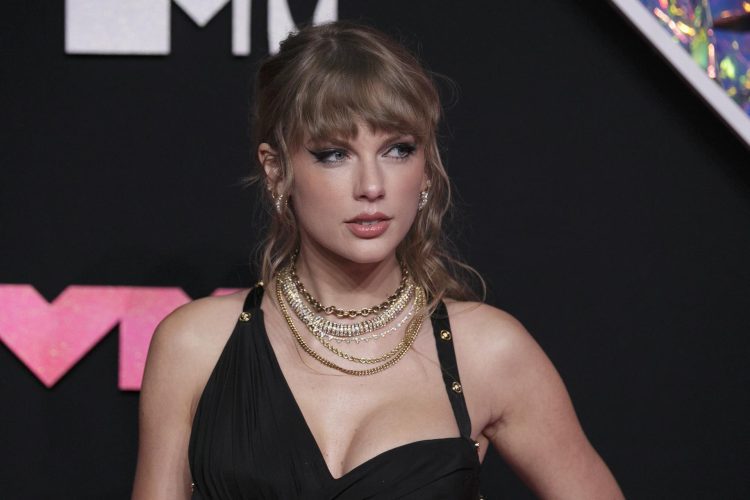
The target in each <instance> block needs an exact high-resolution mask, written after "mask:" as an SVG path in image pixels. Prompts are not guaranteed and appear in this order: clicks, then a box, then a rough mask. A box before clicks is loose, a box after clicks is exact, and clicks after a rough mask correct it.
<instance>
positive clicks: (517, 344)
mask: <svg viewBox="0 0 750 500" xmlns="http://www.w3.org/2000/svg"><path fill="white" fill-rule="evenodd" d="M446 306H447V308H448V315H449V317H450V322H451V326H452V328H453V331H454V333H455V335H456V344H457V349H460V351H461V352H460V354H459V355H460V356H463V357H465V358H467V361H468V362H470V363H471V364H473V365H477V364H478V365H479V366H484V367H495V368H497V369H512V368H513V366H515V365H517V364H519V363H526V362H528V361H529V359H528V358H529V356H534V355H536V354H537V351H538V349H539V347H538V345H537V343H536V342H535V341H534V339H533V338H532V336H531V335H530V334H529V332H528V331H527V330H526V328H525V327H524V326H523V325H522V324H521V322H520V321H519V320H518V319H516V318H515V317H514V316H513V315H512V314H510V313H508V312H506V311H503V310H502V309H498V308H497V307H493V306H490V305H488V304H484V303H481V302H460V301H446ZM485 362H491V363H488V364H487V363H485ZM465 364H466V363H465Z"/></svg>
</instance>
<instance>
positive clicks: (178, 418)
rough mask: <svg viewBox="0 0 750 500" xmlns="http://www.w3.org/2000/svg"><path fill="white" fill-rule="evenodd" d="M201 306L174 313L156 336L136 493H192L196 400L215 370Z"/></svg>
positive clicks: (146, 383)
mask: <svg viewBox="0 0 750 500" xmlns="http://www.w3.org/2000/svg"><path fill="white" fill-rule="evenodd" d="M193 304H194V303H193ZM196 308H197V309H200V305H199V306H197V307H196V306H194V305H188V306H183V308H180V309H178V310H177V311H175V312H174V313H172V314H171V315H170V316H168V317H167V318H166V319H165V320H164V321H162V323H161V324H160V325H159V327H158V328H157V329H156V332H155V333H154V335H153V337H152V339H151V344H150V346H149V351H148V358H147V360H146V368H145V371H144V374H143V383H142V385H141V394H140V401H139V413H138V421H139V429H138V464H137V466H136V474H135V481H134V484H133V499H149V500H150V499H178V498H179V499H185V498H190V495H191V489H190V483H191V481H192V480H191V475H190V470H189V466H188V453H187V452H188V442H189V439H190V430H191V426H192V414H193V405H194V404H195V402H196V399H197V394H198V393H199V391H200V390H201V388H202V387H203V385H204V383H205V379H206V378H207V376H208V372H210V367H209V366H208V365H207V362H206V357H207V356H206V351H208V350H209V349H208V346H207V343H206V339H205V338H202V337H201V335H198V334H197V333H196V327H195V324H196V321H194V319H195V316H196V314H195V311H194V309H196ZM209 357H210V356H209Z"/></svg>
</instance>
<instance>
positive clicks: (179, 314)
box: [144, 291, 246, 414]
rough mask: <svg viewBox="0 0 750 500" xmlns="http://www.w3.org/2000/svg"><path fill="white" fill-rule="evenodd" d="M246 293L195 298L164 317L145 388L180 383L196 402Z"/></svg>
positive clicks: (154, 339) (151, 352)
mask: <svg viewBox="0 0 750 500" xmlns="http://www.w3.org/2000/svg"><path fill="white" fill-rule="evenodd" d="M245 295H246V291H241V292H236V293H233V294H229V295H224V296H220V297H205V298H202V299H198V300H194V301H192V302H189V303H187V304H185V305H183V306H181V307H179V308H177V309H176V310H175V311H173V312H172V313H171V314H169V315H168V316H167V317H166V318H164V320H162V322H161V323H160V324H159V326H158V327H157V329H156V331H155V332H154V335H153V337H152V339H151V344H150V347H149V353H148V360H147V363H146V371H145V373H144V385H146V386H147V387H145V389H146V390H148V389H149V387H148V385H152V384H155V385H160V386H163V385H174V384H179V385H180V387H172V389H174V390H176V391H177V392H182V391H183V390H185V391H187V392H188V393H189V394H190V396H191V398H190V399H191V401H190V403H191V406H194V404H195V403H196V401H195V400H196V399H197V396H198V391H199V390H200V389H202V387H203V386H204V385H205V382H206V380H207V379H208V376H209V375H210V372H211V370H212V368H213V366H214V365H215V364H216V361H217V359H218V357H219V355H220V354H221V350H222V349H223V347H224V345H225V344H226V341H227V339H228V338H229V335H230V334H231V332H232V330H233V327H234V324H235V322H236V320H237V316H238V315H239V313H240V312H241V310H242V303H243V300H244V298H245ZM191 414H192V412H191Z"/></svg>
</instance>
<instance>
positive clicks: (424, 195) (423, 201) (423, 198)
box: [417, 189, 430, 211]
mask: <svg viewBox="0 0 750 500" xmlns="http://www.w3.org/2000/svg"><path fill="white" fill-rule="evenodd" d="M429 198H430V191H429V190H427V189H425V190H424V191H422V192H420V193H419V204H418V205H417V211H420V210H422V209H423V208H424V207H425V205H427V200H428V199H429Z"/></svg>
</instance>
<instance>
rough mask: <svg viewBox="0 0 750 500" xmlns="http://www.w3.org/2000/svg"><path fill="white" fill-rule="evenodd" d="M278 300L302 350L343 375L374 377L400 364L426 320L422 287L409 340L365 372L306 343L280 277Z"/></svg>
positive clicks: (409, 328)
mask: <svg viewBox="0 0 750 500" xmlns="http://www.w3.org/2000/svg"><path fill="white" fill-rule="evenodd" d="M276 300H277V301H278V303H279V308H280V309H281V314H282V315H283V316H284V320H286V323H287V325H288V326H289V330H290V331H291V332H292V335H294V338H295V339H296V340H297V343H298V344H299V346H300V347H301V348H302V350H303V351H305V353H307V354H308V355H309V356H310V357H312V358H313V359H315V360H316V361H318V362H319V363H320V364H322V365H324V366H327V367H329V368H333V369H335V370H338V371H340V372H342V373H346V374H347V375H354V376H358V377H363V376H367V375H374V374H376V373H379V372H382V371H383V370H386V369H388V368H390V367H391V366H393V365H395V364H396V363H398V362H399V361H400V360H401V358H403V357H404V355H405V354H406V352H407V351H408V350H409V348H410V347H411V346H412V344H414V341H415V340H416V338H417V336H418V335H419V330H420V329H421V327H422V321H423V320H424V314H423V313H422V309H423V308H424V306H425V295H424V291H423V290H422V289H421V287H420V288H418V290H417V297H416V298H415V300H417V306H418V307H419V311H418V312H417V313H416V314H415V315H414V318H412V320H411V321H410V322H409V324H408V325H407V327H406V334H405V337H406V338H407V340H406V342H405V343H404V345H403V346H402V347H401V349H400V350H399V352H398V353H397V354H396V355H394V356H393V357H392V358H390V359H389V360H388V361H386V362H385V363H383V364H381V365H379V366H375V367H373V368H367V369H365V370H351V369H349V368H344V367H343V366H339V365H337V364H336V363H334V362H332V361H329V360H327V359H326V358H324V357H323V356H321V355H320V354H318V353H317V352H315V351H314V350H313V349H312V348H311V347H310V346H309V345H307V342H305V340H304V339H303V338H302V336H301V335H300V333H299V331H298V330H297V327H296V326H295V325H294V321H293V320H292V316H291V315H290V314H289V310H288V309H287V307H286V305H285V304H284V297H283V295H282V291H281V283H280V279H279V277H277V278H276Z"/></svg>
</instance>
